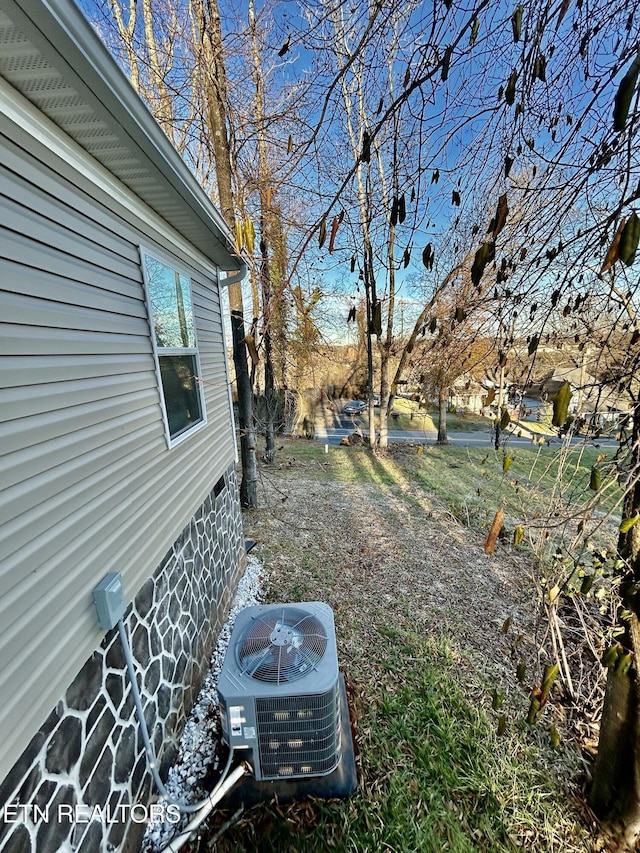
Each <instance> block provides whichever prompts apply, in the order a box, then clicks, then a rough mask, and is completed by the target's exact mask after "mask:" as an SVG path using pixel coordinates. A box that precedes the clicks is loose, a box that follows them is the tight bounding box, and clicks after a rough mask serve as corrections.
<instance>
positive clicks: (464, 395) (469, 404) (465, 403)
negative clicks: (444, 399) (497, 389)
mask: <svg viewBox="0 0 640 853" xmlns="http://www.w3.org/2000/svg"><path fill="white" fill-rule="evenodd" d="M486 396H487V391H486V390H485V388H483V387H482V385H481V384H480V383H479V382H478V381H477V380H476V379H475V378H474V377H473V376H472V375H471V374H470V373H465V374H464V375H463V376H459V377H458V378H457V379H456V380H455V381H454V382H453V385H452V386H451V388H450V389H449V405H450V406H451V407H454V408H455V409H456V411H458V412H462V413H467V414H473V415H477V414H480V412H481V411H482V408H483V406H484V400H485V398H486Z"/></svg>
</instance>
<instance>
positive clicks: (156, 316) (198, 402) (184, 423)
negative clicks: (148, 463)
mask: <svg viewBox="0 0 640 853" xmlns="http://www.w3.org/2000/svg"><path fill="white" fill-rule="evenodd" d="M142 258H143V269H144V276H145V283H146V287H147V302H148V306H149V316H150V320H151V328H152V329H153V338H154V350H155V355H156V366H157V371H158V375H159V378H160V384H161V387H162V401H163V408H164V413H165V417H166V426H167V433H168V440H169V443H170V444H171V443H173V442H174V441H175V440H176V439H177V438H178V437H180V436H182V435H184V434H185V433H186V432H188V431H189V430H190V429H192V428H193V427H194V426H196V425H197V424H200V423H203V422H204V406H203V401H202V393H201V390H200V385H199V382H198V381H197V379H196V377H197V376H198V375H199V373H200V369H199V365H198V349H197V345H196V333H195V326H194V320H193V306H192V303H191V284H190V281H189V278H188V277H187V276H186V275H184V274H183V273H181V272H179V271H178V270H175V269H173V268H172V267H170V266H168V265H167V264H166V263H164V261H160V260H158V258H155V257H153V256H152V255H149V254H146V253H143V255H142Z"/></svg>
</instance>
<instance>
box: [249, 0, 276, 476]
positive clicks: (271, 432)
mask: <svg viewBox="0 0 640 853" xmlns="http://www.w3.org/2000/svg"><path fill="white" fill-rule="evenodd" d="M248 13H249V26H250V28H251V52H252V60H253V81H254V84H255V87H256V98H255V110H256V128H257V135H258V170H259V190H260V280H261V284H262V288H261V290H262V322H263V332H262V345H263V358H264V402H265V451H264V460H265V462H273V457H274V454H275V449H276V441H275V380H274V370H273V354H272V342H271V309H272V305H271V303H272V301H273V296H272V288H271V271H270V269H269V233H268V232H269V226H268V219H269V200H268V197H267V195H268V193H267V190H268V183H269V166H268V163H267V146H266V141H265V128H264V80H263V77H262V69H261V66H260V53H259V50H258V37H257V32H256V17H255V10H254V4H253V0H249V8H248Z"/></svg>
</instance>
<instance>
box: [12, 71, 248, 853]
mask: <svg viewBox="0 0 640 853" xmlns="http://www.w3.org/2000/svg"><path fill="white" fill-rule="evenodd" d="M0 89H1V91H0V96H1V97H0V154H1V157H0V164H1V165H0V372H1V376H2V386H1V387H0V418H1V423H0V457H1V458H0V470H1V473H0V517H1V518H2V529H1V531H0V684H1V687H2V702H1V703H0V742H1V743H2V745H3V748H2V750H1V751H0V784H2V780H3V779H5V784H4V785H2V788H1V790H2V795H3V796H14V794H15V791H14V790H13V789H11V790H9V789H10V788H11V785H9V787H7V784H6V780H7V778H8V779H10V780H11V779H16V778H17V776H16V772H17V775H18V776H20V773H21V771H22V770H24V769H25V768H26V765H27V764H29V761H28V760H27V759H25V755H27V756H28V757H32V758H33V761H34V762H35V764H34V765H33V766H32V769H31V770H29V771H28V774H29V776H28V778H26V777H24V778H22V777H21V778H22V782H21V784H23V785H26V788H25V791H28V790H29V789H30V788H31V787H33V785H32V781H31V782H30V781H29V780H30V779H31V780H33V779H35V778H36V777H37V776H38V773H37V772H36V770H35V769H34V768H35V766H36V764H38V762H41V764H40V765H39V766H41V767H44V768H45V769H47V772H48V773H49V772H53V771H51V770H50V767H53V768H54V770H56V772H57V770H59V771H60V774H59V776H60V779H64V778H67V777H68V778H67V781H66V782H65V785H66V788H65V791H66V793H61V791H62V789H61V788H60V785H59V784H58V783H56V782H52V781H51V780H50V779H48V778H47V779H46V780H44V781H42V783H41V785H40V787H39V788H37V789H34V791H31V794H32V795H33V796H36V797H40V798H41V799H42V798H45V799H46V797H47V796H48V793H49V792H51V791H53V793H52V796H53V797H57V796H58V795H59V796H69V797H72V798H73V797H75V798H76V801H77V802H82V801H83V797H88V798H89V800H91V799H92V798H93V800H94V801H95V800H96V798H98V799H99V797H102V796H103V794H104V791H103V790H102V789H101V790H100V793H99V794H98V793H97V789H96V787H95V785H97V782H96V783H95V784H94V787H91V789H90V790H89V788H87V785H90V784H91V783H90V781H88V780H91V779H92V780H94V782H95V779H96V778H97V777H96V776H95V773H93V772H92V767H93V765H92V764H91V760H90V758H86V755H87V753H89V754H90V756H93V757H94V758H95V759H96V760H97V761H98V763H99V764H100V767H101V768H102V769H101V771H100V774H98V775H99V776H102V775H103V771H105V767H106V766H107V765H108V764H109V761H110V760H111V759H113V764H112V770H111V771H110V772H107V773H106V778H110V776H111V775H113V773H115V772H116V771H115V769H114V768H115V767H116V766H117V761H116V758H117V752H118V749H119V748H120V747H119V744H121V740H119V739H118V738H119V737H121V735H122V732H123V731H124V730H125V729H126V727H127V725H128V724H127V722H126V718H125V720H124V722H123V721H118V714H117V713H116V711H118V708H117V707H116V705H117V703H116V701H115V700H114V699H113V696H111V694H110V693H109V688H108V685H113V684H114V683H116V682H118V680H119V679H120V680H121V675H120V674H118V666H116V664H115V663H113V662H112V663H110V664H108V665H106V666H107V669H105V668H104V667H105V663H104V661H106V655H105V652H106V651H107V646H104V642H105V639H104V632H102V631H101V630H100V629H99V628H98V626H97V622H96V616H95V610H94V607H93V603H92V595H91V593H92V590H93V588H94V587H95V585H96V584H97V583H98V582H99V581H100V580H101V579H102V577H103V576H104V575H105V574H106V573H107V572H109V571H118V572H120V573H121V574H122V578H123V585H124V589H125V594H126V596H127V600H128V601H132V600H134V599H135V602H136V604H135V606H134V608H133V609H132V610H130V612H129V616H128V618H129V620H130V622H131V626H132V629H133V630H134V651H135V648H136V641H135V632H136V630H138V629H139V624H138V622H139V623H140V624H142V623H143V622H144V620H145V619H146V620H148V622H147V623H145V624H147V625H148V632H149V637H150V639H149V645H150V647H151V648H156V651H155V652H154V654H153V659H151V658H150V659H149V661H148V662H146V664H145V660H143V661H141V663H142V665H143V666H145V668H147V669H148V670H149V671H152V672H153V673H154V674H153V675H149V676H148V678H149V679H150V683H153V682H154V681H155V680H156V673H157V665H156V664H157V661H158V659H159V658H158V656H159V655H160V657H162V653H161V652H160V651H158V649H159V648H160V647H159V646H158V641H157V638H156V639H155V640H154V639H153V638H154V637H156V633H157V631H158V630H159V628H158V625H159V622H161V621H162V620H163V619H166V614H165V615H163V614H164V610H163V608H165V607H169V611H168V612H169V620H170V621H171V622H173V620H174V617H176V618H177V619H178V622H177V623H175V624H172V626H171V627H167V629H166V631H165V633H164V634H162V641H163V642H167V643H169V646H168V647H167V648H169V647H170V648H173V646H174V645H175V644H178V643H179V642H182V643H183V644H184V650H185V653H187V649H190V653H192V654H194V662H193V664H190V665H188V666H185V670H184V671H183V672H178V670H179V669H180V667H179V666H178V664H177V662H176V665H175V667H174V668H173V669H174V673H173V675H172V676H171V677H167V676H166V674H165V672H164V670H163V671H162V679H163V681H166V684H167V685H168V690H169V691H170V694H171V696H170V702H169V705H168V706H167V704H166V702H165V701H164V700H161V699H159V698H158V699H157V702H158V707H157V714H158V718H159V719H160V718H162V722H161V725H160V728H164V732H165V734H168V736H170V737H172V736H173V733H174V732H177V731H178V730H179V729H180V722H181V720H183V718H184V711H185V708H186V709H187V710H188V706H189V704H190V699H191V687H192V686H193V687H195V686H197V684H198V682H199V675H200V668H201V667H202V666H203V665H204V664H203V662H204V661H205V660H206V658H207V655H208V651H209V650H210V646H211V644H212V634H215V633H216V632H217V630H218V628H219V625H220V619H221V618H222V617H223V611H224V608H225V606H226V598H227V595H228V592H229V590H230V589H232V588H233V586H234V585H235V582H236V581H237V576H238V572H239V571H240V570H241V568H242V566H243V561H244V547H243V541H242V535H241V520H240V512H239V504H238V500H237V489H236V484H235V478H234V476H233V463H234V460H235V445H234V438H233V427H232V416H231V410H230V405H229V394H228V374H227V369H226V357H225V352H224V344H223V335H222V319H221V313H220V299H219V290H218V285H217V281H216V270H215V269H212V267H211V264H210V263H208V262H207V260H206V259H205V258H204V257H203V256H201V255H199V253H198V252H196V251H194V250H193V249H192V247H191V246H190V245H189V244H188V242H187V241H186V240H185V239H184V238H182V237H181V235H180V234H179V233H178V232H176V231H175V230H173V229H172V228H171V227H170V226H169V225H168V224H167V223H166V222H165V221H164V220H162V219H161V218H160V217H158V216H156V215H155V214H154V213H153V212H152V211H151V210H150V209H149V208H147V207H146V206H145V205H143V204H142V203H141V202H139V200H138V199H137V197H136V196H135V195H133V193H131V192H129V191H128V190H127V188H126V187H125V186H124V185H123V184H121V183H120V182H118V181H116V180H115V179H114V178H113V177H112V176H111V175H110V173H109V172H108V171H107V170H106V169H105V168H103V167H102V166H100V165H99V164H98V163H96V162H95V161H93V160H92V158H91V157H90V155H88V154H87V153H86V152H84V151H83V150H82V149H80V148H79V146H77V145H75V143H73V142H72V141H71V140H70V139H68V138H67V137H65V136H64V135H63V134H62V133H61V132H60V131H59V130H58V129H57V128H56V126H55V125H54V124H53V123H51V122H49V121H48V120H47V119H46V118H45V117H44V116H42V115H41V114H40V113H39V112H38V111H37V110H36V109H35V108H34V107H32V105H30V104H29V103H28V102H27V101H26V100H25V99H23V98H22V97H21V96H19V95H18V94H17V93H12V92H11V91H10V87H8V86H7V85H6V84H5V83H4V82H2V81H0ZM140 246H144V247H145V248H146V249H148V250H151V251H153V252H157V253H158V254H159V255H160V256H161V257H164V258H166V259H168V261H169V262H172V261H175V263H176V264H178V265H179V266H180V269H181V270H185V271H186V272H187V273H188V274H189V276H190V277H191V287H192V296H193V303H194V313H195V323H196V329H197V337H198V344H199V355H200V364H201V370H202V377H201V378H202V380H203V389H204V399H205V408H206V423H205V424H204V425H203V426H202V427H201V428H199V429H197V430H194V431H193V434H191V435H188V436H187V437H185V439H184V440H183V441H181V442H180V443H179V444H176V445H175V446H173V447H171V448H169V447H168V446H167V442H166V439H165V430H164V423H163V418H162V412H161V404H160V389H159V387H158V380H157V375H156V372H155V364H154V358H153V348H152V342H151V334H150V327H149V321H148V316H147V309H146V304H145V298H144V287H143V278H142V269H141V262H140V254H139V250H140ZM221 478H222V480H221ZM221 482H222V483H223V484H224V488H223V489H222V492H221V493H220V495H216V496H215V497H216V501H219V500H221V499H222V498H221V495H222V493H224V494H225V495H226V497H225V498H224V500H225V501H226V504H225V507H226V508H225V510H224V524H223V525H222V526H221V527H220V528H219V529H217V527H216V525H218V523H219V520H220V519H219V510H218V509H217V508H215V507H214V504H215V505H216V507H217V503H216V501H214V502H213V503H212V504H211V506H209V504H208V503H207V502H208V501H209V502H211V501H212V498H211V495H212V490H214V486H216V484H218V486H217V488H220V485H219V484H220V483H221ZM207 507H209V508H208V509H207ZM194 525H195V527H194ZM203 525H204V528H205V529H206V530H207V534H206V536H205V537H204V538H203V534H202V533H201V532H200V527H202V526H203ZM214 528H215V529H214ZM185 531H190V532H189V533H188V534H186V533H185ZM194 531H197V536H196V533H195V532H194ZM185 536H186V537H187V538H186V539H185V540H184V541H185V542H187V541H188V542H191V543H192V544H191V545H190V546H189V549H193V551H194V553H196V552H197V553H199V554H200V558H199V559H200V560H201V565H200V566H199V568H198V571H197V573H196V574H193V575H192V574H190V572H192V571H195V569H193V567H192V566H191V563H188V564H187V562H184V564H181V563H180V560H179V559H178V557H177V556H176V557H175V561H176V562H175V565H176V566H178V565H182V566H183V568H182V569H180V571H182V572H183V575H184V577H185V578H186V580H185V581H184V583H186V584H187V585H188V586H189V589H190V590H192V591H191V592H189V595H188V596H187V598H189V601H190V602H191V603H190V604H189V606H188V607H187V608H186V610H183V609H180V611H179V613H178V612H177V611H176V612H175V613H174V611H175V605H174V606H173V609H171V607H170V606H169V605H168V604H167V605H165V604H163V603H162V602H163V601H164V598H163V596H161V595H160V593H157V594H156V592H154V594H153V606H152V607H151V608H150V609H148V610H147V612H145V613H144V614H143V615H141V612H140V608H141V607H142V609H143V610H144V609H145V608H146V607H147V605H146V604H145V603H144V602H145V601H147V599H148V596H147V598H145V597H144V590H148V589H149V588H150V586H149V585H152V586H153V587H154V589H155V588H156V585H158V584H159V585H160V586H162V584H163V583H165V580H163V578H165V576H166V572H167V571H169V569H167V568H166V566H167V565H168V563H167V562H166V561H167V559H168V558H167V554H169V553H173V552H174V551H175V549H176V548H177V547H178V546H177V545H176V543H178V542H180V541H182V539H183V537H185ZM189 559H191V558H189ZM185 560H186V558H185ZM171 571H173V570H171ZM198 573H199V574H198ZM196 575H197V577H196ZM151 579H154V580H151ZM203 584H204V587H203V586H202V585H203ZM211 584H212V586H211ZM205 587H206V594H205V593H202V589H204V588H205ZM193 590H197V591H198V592H197V594H196V592H194V591H193ZM167 592H168V593H169V592H171V590H168V591H167ZM201 593H202V596H203V597H202V600H201V601H200V596H201ZM185 595H186V593H185ZM140 596H143V598H142V599H141V598H140ZM171 600H173V599H171ZM141 602H142V603H141ZM185 606H186V605H185ZM187 612H188V613H189V617H188V619H187V623H188V624H187V623H185V624H183V615H182V614H184V613H187ZM149 614H151V615H149ZM176 614H177V615H176ZM184 618H187V617H184ZM153 626H155V629H154V627H153ZM146 630H147V629H145V631H146ZM141 632H142V629H141V628H140V629H139V630H138V634H140V633H141ZM200 632H202V633H201V634H200ZM106 642H107V643H108V644H113V639H111V640H109V637H107V638H106ZM145 643H146V641H144V642H143V641H142V640H141V641H140V644H139V648H141V649H144V648H146V645H145ZM154 643H155V646H154ZM174 653H175V650H174ZM114 654H115V652H114ZM96 655H97V656H98V658H99V659H100V668H101V673H102V674H101V675H100V677H98V675H97V674H96V672H97V670H98V664H97V663H96V660H97V658H96ZM112 657H113V656H112ZM144 657H145V656H144V655H143V658H144ZM92 661H93V663H91V662H92ZM167 666H168V667H169V669H171V668H172V667H171V665H170V664H167ZM87 667H88V668H89V671H91V672H92V673H93V674H92V677H91V683H90V685H89V686H87V687H83V688H82V690H80V691H79V692H81V693H83V694H86V695H88V696H90V697H91V702H90V703H89V705H88V706H87V707H83V708H78V707H77V705H74V703H73V701H70V699H69V690H70V689H73V688H70V687H69V686H70V685H74V684H77V679H78V678H81V679H82V678H83V677H84V676H83V675H82V673H86V672H87ZM192 669H193V672H192V671H191V670H192ZM94 670H95V671H94ZM107 670H108V672H107ZM109 676H112V677H111V678H109ZM114 678H115V681H114ZM145 678H147V676H145ZM172 679H174V680H172ZM98 682H99V683H100V686H99V688H98V686H97V685H98ZM122 689H123V691H124V687H123V688H122ZM96 690H97V692H96ZM125 692H126V691H125ZM165 692H166V691H165ZM152 693H153V691H152V690H149V694H150V695H151V694H152ZM94 694H95V695H94ZM158 695H159V696H160V694H158ZM162 695H164V692H163V694H162ZM74 701H75V700H74ZM81 701H82V702H87V701H88V700H87V699H86V698H84V699H82V700H81ZM160 702H162V707H161V708H160ZM98 707H99V708H100V710H98ZM127 707H128V706H127ZM52 709H53V710H52ZM168 709H170V710H168ZM161 711H162V713H161ZM165 711H166V712H167V713H166V715H165V714H164V712H165ZM150 713H151V712H150ZM69 715H70V717H69ZM111 716H113V720H114V721H113V729H112V731H111V734H109V733H108V732H109V730H110V729H109V725H108V724H107V722H104V721H105V720H106V719H107V718H109V719H110V718H111ZM152 716H153V714H152ZM68 719H71V720H72V722H65V721H66V720H68ZM99 720H102V721H103V722H99ZM44 721H46V722H44ZM79 726H80V728H79ZM94 726H98V727H99V731H100V735H99V736H95V737H94V740H92V739H91V738H92V732H93V731H94ZM61 727H64V734H62V733H61V731H62V729H61ZM160 728H159V729H158V731H159V730H160ZM116 732H119V734H116ZM67 735H73V736H72V738H71V741H70V742H71V743H72V744H73V746H72V747H69V750H68V752H67V753H65V755H64V756H62V755H61V754H60V753H61V747H60V744H61V742H62V740H65V739H66V738H67ZM52 743H53V744H54V745H53V746H52ZM56 744H57V745H56ZM38 745H40V746H41V747H43V748H45V754H44V758H43V756H42V755H41V754H40V753H38V755H36V752H37V748H36V747H37V746H38ZM77 749H80V753H79V756H78V759H79V764H78V762H77V761H76V762H75V763H74V760H73V759H74V757H76V751H77ZM124 749H125V748H124V747H121V752H122V750H124ZM25 750H27V753H25V752H24V751H25ZM62 752H64V750H62ZM134 752H135V757H136V760H138V759H139V755H140V750H138V749H137V747H136V749H135V751H134ZM168 754H169V753H167V755H168ZM52 755H53V756H54V757H51V756H52ZM108 758H109V760H108ZM42 762H44V764H42ZM47 762H48V763H47ZM30 766H31V765H30ZM16 767H18V768H19V771H16ZM137 767H139V763H138V764H136V768H137ZM74 768H75V769H74ZM119 772H120V771H119ZM136 772H137V773H138V774H140V773H141V772H142V771H141V770H137V771H136ZM31 774H33V777H32V776H31ZM87 774H89V775H88V776H87ZM54 775H55V773H54ZM85 777H86V778H85ZM41 779H44V777H41ZM138 782H139V779H137V777H136V783H138ZM60 784H62V783H60ZM132 784H133V783H132ZM52 786H53V787H52ZM135 787H136V786H135V784H133V787H131V788H130V789H127V790H128V794H127V796H129V797H131V798H132V801H133V798H134V797H135V796H139V792H140V791H141V790H142V789H141V788H139V789H138V790H135ZM54 789H55V790H54ZM122 790H124V789H122ZM38 791H39V792H40V793H38ZM71 792H73V793H71ZM18 793H20V796H22V795H23V793H24V792H21V791H20V790H18ZM0 805H2V801H1V798H0ZM50 827H51V824H47V825H46V828H42V827H40V828H39V829H38V833H37V834H38V837H41V838H45V837H46V836H47V834H48V833H49V832H52V831H53V830H51V829H50ZM25 831H26V829H25ZM91 833H97V830H96V829H95V828H93V829H91ZM4 835H5V839H4V840H3V841H0V849H3V850H4V846H3V845H4V844H5V842H6V838H7V837H8V836H7V833H6V827H5V828H4ZM76 836H77V833H76ZM11 837H12V838H14V835H11ZM15 837H16V838H17V837H18V836H15ZM74 837H75V836H74ZM82 837H83V838H84V837H85V836H84V835H83V836H82ZM87 837H88V836H87ZM92 837H93V836H92ZM12 843H17V842H12ZM65 843H67V842H65ZM82 844H85V846H84V847H82V848H81V849H83V850H94V849H95V850H98V849H102V848H100V847H97V846H92V845H91V844H89V843H88V842H85V841H83V842H82ZM105 844H106V841H105ZM43 845H44V846H39V847H38V849H42V850H45V849H51V850H54V849H56V850H57V849H60V850H62V849H65V848H63V847H55V846H49V847H47V846H46V844H44V842H43ZM87 845H88V846H87ZM8 849H11V848H8ZM15 849H21V850H22V849H24V850H27V849H30V848H28V847H19V846H18V847H15ZM69 849H80V848H78V847H77V845H76V843H75V842H74V845H73V848H71V847H69ZM104 849H107V848H106V847H105V848H104Z"/></svg>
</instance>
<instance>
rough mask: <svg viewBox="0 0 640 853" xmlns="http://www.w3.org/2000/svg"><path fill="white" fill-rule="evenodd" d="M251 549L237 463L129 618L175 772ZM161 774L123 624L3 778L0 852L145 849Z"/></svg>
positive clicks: (149, 711) (165, 753)
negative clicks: (142, 726)
mask: <svg viewBox="0 0 640 853" xmlns="http://www.w3.org/2000/svg"><path fill="white" fill-rule="evenodd" d="M243 552H244V539H243V537H242V528H241V524H240V508H239V503H238V498H237V487H236V482H235V473H234V468H233V467H231V468H229V470H228V471H227V472H226V473H225V474H224V475H223V476H222V477H221V478H220V480H219V481H218V482H217V483H216V484H215V486H214V489H213V490H212V492H211V494H210V495H208V496H207V498H206V500H205V501H204V502H203V504H202V505H201V506H200V507H199V508H198V510H197V511H196V513H195V515H194V517H193V519H192V520H191V521H190V522H189V524H187V526H186V527H185V528H184V530H183V531H182V532H181V534H180V536H179V537H178V538H177V539H176V541H175V542H174V543H173V545H172V547H171V548H170V549H169V550H168V552H167V553H166V555H165V556H164V558H163V559H162V560H161V562H160V564H159V566H158V567H157V569H156V571H155V572H154V574H153V575H152V576H151V577H149V578H148V579H147V580H146V582H145V583H144V584H143V586H142V588H141V589H140V591H139V592H138V594H137V595H136V597H135V599H134V601H133V602H132V603H131V604H130V605H129V607H128V609H127V612H126V614H125V619H124V622H125V625H126V630H127V633H128V635H129V638H130V644H131V646H132V650H133V654H134V658H135V661H136V667H137V670H138V671H139V672H140V680H139V683H140V686H141V695H142V702H143V707H144V709H145V718H146V720H147V723H148V727H149V731H150V732H151V737H152V741H153V743H154V748H155V750H156V755H157V757H158V760H159V766H160V773H161V775H162V776H163V778H166V772H167V770H168V768H169V766H170V765H171V764H172V762H173V760H174V758H175V756H176V752H177V746H178V741H179V736H180V733H181V732H182V729H183V727H184V723H185V721H186V716H187V715H188V713H189V710H190V708H191V706H192V704H193V702H194V700H195V697H196V695H197V691H198V689H199V686H200V684H201V682H202V680H203V678H204V675H205V674H206V671H207V664H208V661H209V658H210V655H211V652H212V649H213V646H214V644H215V641H216V638H217V635H218V633H219V630H220V628H221V627H222V625H223V624H224V622H225V621H226V614H227V611H228V605H229V603H230V596H231V591H232V587H233V586H234V585H235V583H236V582H237V580H238V576H239V573H240V572H241V571H242V570H243V568H244V561H243V559H242V555H243ZM150 779H151V777H150V774H149V772H148V770H147V759H146V756H145V753H144V747H143V744H142V739H141V737H140V734H139V726H138V723H137V721H136V718H135V712H134V705H133V698H132V695H131V686H130V684H129V682H128V679H127V675H126V670H125V662H124V656H123V653H122V647H121V644H120V638H119V636H118V631H117V629H114V630H112V631H109V632H108V633H107V634H106V635H105V636H104V638H103V640H102V642H101V643H100V645H99V646H98V647H97V648H96V649H95V650H94V651H93V653H92V654H91V656H90V657H88V659H87V660H86V661H85V662H84V664H83V666H82V667H81V669H80V670H79V672H78V674H77V675H76V677H75V678H74V679H73V681H72V682H71V683H70V685H69V686H68V688H67V689H66V690H65V691H64V693H62V694H61V695H60V698H59V700H58V701H57V702H56V703H55V705H54V707H53V708H52V709H51V710H50V712H49V713H48V715H47V716H46V718H45V719H44V721H43V722H42V724H41V725H40V726H39V728H38V730H37V732H36V733H35V735H34V736H33V737H32V739H31V741H30V742H29V744H28V745H27V747H26V749H25V751H24V753H23V754H22V756H21V757H20V758H19V759H18V761H17V762H16V763H15V765H14V766H13V768H12V769H11V771H10V772H9V773H8V774H7V776H6V778H5V779H4V781H3V782H0V814H1V813H4V818H5V819H4V821H2V820H0V850H2V851H3V853H67V851H72V850H73V851H82V853H98V851H101V853H107V851H113V850H120V851H123V853H130V851H136V850H138V849H139V847H140V840H141V837H142V834H143V832H144V829H145V822H146V818H147V817H148V816H149V813H150V809H149V807H147V804H148V801H149V795H150V786H151V782H150ZM96 807H97V808H96ZM97 809H100V810H101V811H100V812H99V811H98V810H97ZM92 817H93V818H94V819H91V818H92Z"/></svg>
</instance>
